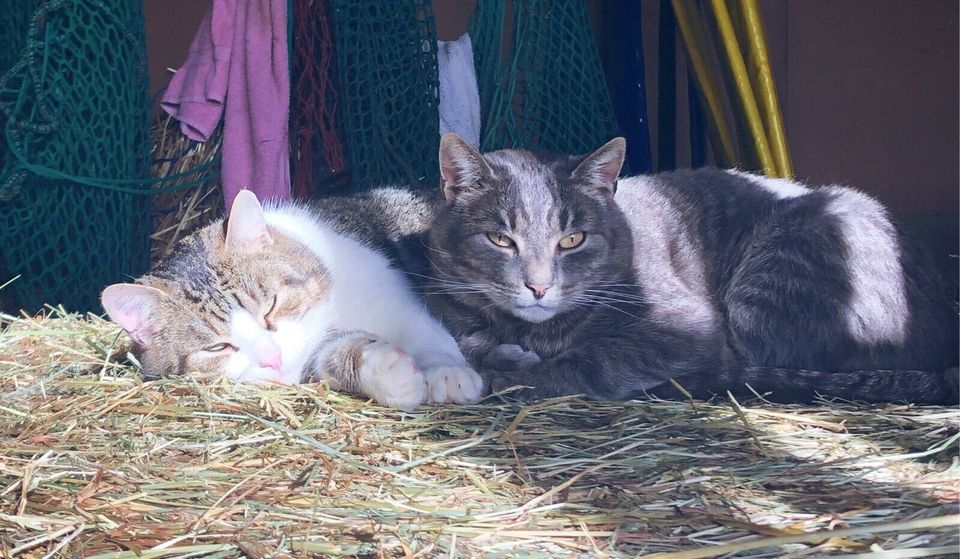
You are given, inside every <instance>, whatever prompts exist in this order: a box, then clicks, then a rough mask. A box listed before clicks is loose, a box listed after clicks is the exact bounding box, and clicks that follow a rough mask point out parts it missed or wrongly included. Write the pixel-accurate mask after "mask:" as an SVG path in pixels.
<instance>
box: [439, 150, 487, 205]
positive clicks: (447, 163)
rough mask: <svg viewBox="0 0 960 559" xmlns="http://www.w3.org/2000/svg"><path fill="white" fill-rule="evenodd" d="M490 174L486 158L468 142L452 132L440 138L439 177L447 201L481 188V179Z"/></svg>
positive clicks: (449, 201)
mask: <svg viewBox="0 0 960 559" xmlns="http://www.w3.org/2000/svg"><path fill="white" fill-rule="evenodd" d="M492 174H493V171H491V170H490V166H489V165H487V161H486V159H484V158H483V155H481V154H480V152H479V151H477V150H476V149H475V148H474V147H473V146H472V145H470V143H469V142H467V141H466V140H464V139H463V138H461V137H460V136H457V135H456V134H453V133H447V134H444V135H443V137H442V138H440V178H441V180H442V182H443V196H444V198H446V199H447V203H453V201H454V200H456V199H457V196H460V195H461V194H464V193H466V192H470V191H475V190H477V189H479V188H481V187H482V183H481V179H482V178H483V177H485V176H489V175H492Z"/></svg>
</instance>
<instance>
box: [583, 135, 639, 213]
mask: <svg viewBox="0 0 960 559" xmlns="http://www.w3.org/2000/svg"><path fill="white" fill-rule="evenodd" d="M626 155H627V141H626V140H624V139H623V138H614V139H612V140H610V141H609V142H607V143H606V144H604V145H603V147H601V148H600V149H598V150H597V151H595V152H593V153H591V154H590V155H588V156H587V157H586V159H584V160H583V161H582V162H581V163H580V165H578V166H577V168H576V169H575V170H574V171H573V178H575V179H577V180H579V181H582V182H583V183H584V184H585V185H586V186H587V187H588V188H591V189H596V190H597V191H599V192H600V194H602V195H603V196H604V197H605V198H612V197H613V195H614V194H616V192H617V177H619V176H620V168H621V167H623V159H624V157H626Z"/></svg>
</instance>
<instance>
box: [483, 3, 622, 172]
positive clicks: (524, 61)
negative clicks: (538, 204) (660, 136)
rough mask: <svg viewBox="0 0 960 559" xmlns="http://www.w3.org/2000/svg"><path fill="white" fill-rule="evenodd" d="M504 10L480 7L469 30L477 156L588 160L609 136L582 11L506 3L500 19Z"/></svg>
mask: <svg viewBox="0 0 960 559" xmlns="http://www.w3.org/2000/svg"><path fill="white" fill-rule="evenodd" d="M509 5H510V4H505V3H504V2H498V1H494V0H480V1H479V2H477V10H476V12H475V13H474V16H473V21H472V23H471V29H470V37H471V40H472V42H473V48H474V61H475V64H476V72H477V85H478V88H479V90H480V107H481V118H482V124H483V128H482V130H481V138H480V147H481V149H482V150H483V151H489V150H494V149H501V148H525V149H542V150H547V151H553V152H558V153H587V152H590V151H592V150H594V149H596V148H598V147H600V146H601V145H603V144H604V143H605V142H607V141H608V140H610V139H612V138H613V137H614V136H616V135H617V123H616V120H615V116H614V113H613V107H612V105H611V103H610V96H609V94H608V92H607V84H606V82H605V81H604V75H603V70H602V68H601V66H600V54H599V52H598V51H597V46H596V43H595V41H594V38H593V33H592V31H591V27H590V15H589V12H588V5H587V3H586V2H583V1H581V0H556V1H547V0H513V2H512V6H513V9H512V13H511V14H510V17H507V14H505V10H506V8H505V6H509ZM505 20H506V22H508V23H509V24H510V26H509V28H507V29H505V28H504V23H505ZM505 35H506V38H507V42H506V45H507V46H506V48H507V56H504V46H505V45H504V40H503V39H504V36H505Z"/></svg>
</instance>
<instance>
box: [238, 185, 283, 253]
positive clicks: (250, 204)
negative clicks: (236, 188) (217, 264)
mask: <svg viewBox="0 0 960 559" xmlns="http://www.w3.org/2000/svg"><path fill="white" fill-rule="evenodd" d="M271 242H273V239H272V237H271V236H270V230H269V229H268V228H267V219H266V218H265V217H264V215H263V206H261V205H260V201H259V200H257V195H256V194H254V193H253V192H250V191H249V190H241V191H240V192H238V193H237V197H236V198H234V199H233V207H232V208H230V218H229V219H228V220H227V249H228V250H233V249H238V248H243V249H250V248H255V247H259V246H263V245H266V244H270V243H271Z"/></svg>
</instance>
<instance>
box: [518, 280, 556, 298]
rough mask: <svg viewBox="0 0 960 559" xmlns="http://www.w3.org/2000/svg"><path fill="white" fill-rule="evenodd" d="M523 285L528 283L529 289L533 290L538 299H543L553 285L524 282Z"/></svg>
mask: <svg viewBox="0 0 960 559" xmlns="http://www.w3.org/2000/svg"><path fill="white" fill-rule="evenodd" d="M523 285H526V286H527V289H529V290H530V291H531V292H533V296H534V298H536V299H543V296H544V295H546V294H547V290H548V289H550V288H551V287H553V286H552V285H550V284H548V283H524V284H523Z"/></svg>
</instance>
